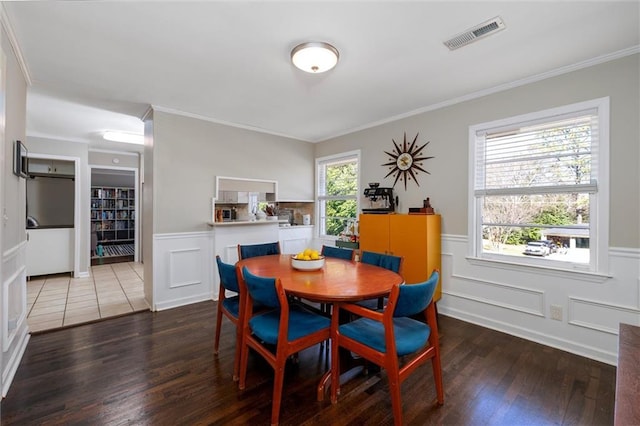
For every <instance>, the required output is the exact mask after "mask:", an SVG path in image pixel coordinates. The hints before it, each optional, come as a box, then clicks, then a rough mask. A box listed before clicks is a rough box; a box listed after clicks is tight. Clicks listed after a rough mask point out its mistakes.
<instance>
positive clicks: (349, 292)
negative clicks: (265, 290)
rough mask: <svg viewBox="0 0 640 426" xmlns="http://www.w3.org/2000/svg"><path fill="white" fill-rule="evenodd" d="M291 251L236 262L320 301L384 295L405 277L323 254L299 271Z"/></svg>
mask: <svg viewBox="0 0 640 426" xmlns="http://www.w3.org/2000/svg"><path fill="white" fill-rule="evenodd" d="M291 256H292V255H290V254H281V255H270V256H258V257H251V258H248V259H244V260H240V261H239V262H238V263H237V266H239V267H240V268H242V267H244V266H246V267H247V269H249V271H251V273H252V274H254V275H258V276H261V277H269V278H271V277H273V278H276V277H277V278H279V279H280V281H281V282H282V286H283V287H284V289H285V291H286V292H287V294H290V295H293V296H297V297H300V298H303V299H307V300H311V301H313V302H320V303H336V302H357V301H360V300H366V299H375V298H378V297H382V296H386V295H388V294H389V293H390V292H391V288H392V287H393V286H394V285H396V284H401V283H403V282H404V279H403V278H402V276H401V275H400V274H397V273H395V272H393V271H390V270H388V269H384V268H381V267H379V266H374V265H369V264H367V263H362V262H354V261H351V260H343V259H335V258H330V257H327V258H325V262H324V266H323V267H322V268H321V269H319V270H317V271H299V270H297V269H294V268H293V267H292V266H291ZM361 369H362V367H356V368H353V369H349V371H347V372H345V373H344V374H343V375H341V378H340V381H341V382H343V381H346V380H349V379H350V378H351V377H353V376H355V375H356V374H357V373H358V371H360V370H361ZM330 382H331V371H327V372H326V373H325V374H324V376H323V377H322V379H321V380H320V383H319V384H318V389H317V395H318V401H322V400H323V399H324V394H325V390H326V389H327V388H328V385H330Z"/></svg>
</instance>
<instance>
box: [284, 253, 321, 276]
mask: <svg viewBox="0 0 640 426" xmlns="http://www.w3.org/2000/svg"><path fill="white" fill-rule="evenodd" d="M291 266H292V267H293V268H294V269H298V270H300V271H317V270H318V269H321V268H322V267H323V266H324V256H321V255H320V253H318V251H317V250H313V249H305V250H304V251H301V252H300V253H298V254H296V255H295V256H292V257H291Z"/></svg>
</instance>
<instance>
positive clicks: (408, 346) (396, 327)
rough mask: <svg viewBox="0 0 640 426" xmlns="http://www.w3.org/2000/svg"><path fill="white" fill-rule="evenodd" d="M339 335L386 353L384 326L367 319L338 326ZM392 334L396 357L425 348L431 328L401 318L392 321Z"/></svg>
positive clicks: (412, 320)
mask: <svg viewBox="0 0 640 426" xmlns="http://www.w3.org/2000/svg"><path fill="white" fill-rule="evenodd" d="M340 333H341V334H343V335H344V336H347V337H349V338H351V339H353V340H355V341H357V342H360V343H362V344H363V345H367V346H369V347H370V348H373V349H375V350H377V351H378V352H386V351H387V350H386V344H385V342H384V324H382V323H381V322H379V321H373V320H370V319H368V318H359V319H357V320H355V321H353V322H350V323H347V324H344V325H341V326H340ZM393 334H394V336H395V337H396V352H397V355H398V356H404V355H409V354H412V353H414V352H416V351H417V350H419V349H421V348H422V347H423V346H425V345H426V344H427V342H428V340H429V334H431V328H429V326H428V325H427V324H425V323H423V322H420V321H416V320H414V319H411V318H407V317H401V318H394V319H393Z"/></svg>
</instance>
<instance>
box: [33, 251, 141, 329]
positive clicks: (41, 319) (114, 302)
mask: <svg viewBox="0 0 640 426" xmlns="http://www.w3.org/2000/svg"><path fill="white" fill-rule="evenodd" d="M142 271H143V266H142V264H141V263H134V262H125V263H112V264H108V265H95V266H92V267H91V276H90V277H88V278H71V277H70V276H63V275H50V276H43V277H37V278H34V279H31V280H29V281H27V304H28V306H27V311H28V315H27V323H28V324H29V329H30V331H31V332H35V331H43V330H50V329H53V328H58V327H64V326H68V325H72V324H80V323H83V322H89V321H94V320H97V319H101V318H107V317H111V316H116V315H121V314H125V313H129V312H135V311H142V310H147V309H149V305H147V302H146V301H145V300H144V289H143V286H144V282H143V272H142Z"/></svg>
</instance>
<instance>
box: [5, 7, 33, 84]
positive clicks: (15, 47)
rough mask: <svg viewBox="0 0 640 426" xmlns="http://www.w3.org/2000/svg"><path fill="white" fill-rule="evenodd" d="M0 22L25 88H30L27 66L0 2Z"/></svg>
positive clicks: (30, 80) (31, 81)
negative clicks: (25, 84)
mask: <svg viewBox="0 0 640 426" xmlns="http://www.w3.org/2000/svg"><path fill="white" fill-rule="evenodd" d="M0 22H2V26H3V27H4V31H5V33H6V34H7V37H8V38H9V44H11V49H13V53H14V55H16V60H17V61H18V65H19V66H20V69H21V70H22V75H23V76H24V79H25V81H26V82H27V86H32V85H33V80H32V79H31V73H30V72H29V67H28V66H27V62H26V61H25V60H24V55H23V54H22V50H21V49H20V44H18V39H17V38H16V34H15V32H14V31H13V26H12V25H11V21H10V19H9V15H7V11H6V9H5V8H4V4H3V3H2V2H0Z"/></svg>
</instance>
